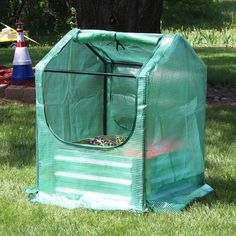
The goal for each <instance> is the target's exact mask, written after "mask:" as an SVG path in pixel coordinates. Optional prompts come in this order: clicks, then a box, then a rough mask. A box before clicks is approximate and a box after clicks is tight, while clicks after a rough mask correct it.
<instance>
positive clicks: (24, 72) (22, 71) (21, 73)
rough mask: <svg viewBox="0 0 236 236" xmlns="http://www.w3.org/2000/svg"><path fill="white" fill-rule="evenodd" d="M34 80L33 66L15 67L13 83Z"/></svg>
mask: <svg viewBox="0 0 236 236" xmlns="http://www.w3.org/2000/svg"><path fill="white" fill-rule="evenodd" d="M32 79H34V74H33V70H32V65H14V66H13V73H12V81H14V82H26V81H30V80H32Z"/></svg>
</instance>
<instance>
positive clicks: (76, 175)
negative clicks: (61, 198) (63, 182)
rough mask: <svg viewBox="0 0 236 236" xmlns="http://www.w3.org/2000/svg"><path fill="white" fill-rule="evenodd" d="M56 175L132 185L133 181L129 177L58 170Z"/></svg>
mask: <svg viewBox="0 0 236 236" xmlns="http://www.w3.org/2000/svg"><path fill="white" fill-rule="evenodd" d="M55 175H56V176H61V177H66V178H74V179H85V180H94V181H100V182H109V183H114V184H122V185H131V182H132V181H131V180H128V179H117V178H109V177H103V176H97V175H84V174H76V173H68V172H64V171H57V172H56V173H55Z"/></svg>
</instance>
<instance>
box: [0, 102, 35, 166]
mask: <svg viewBox="0 0 236 236" xmlns="http://www.w3.org/2000/svg"><path fill="white" fill-rule="evenodd" d="M0 114H1V115H0V129H1V133H0V148H1V150H2V151H1V152H0V165H9V166H14V167H21V166H26V165H33V164H34V163H35V109H34V106H33V105H22V104H17V103H13V104H7V105H2V106H0Z"/></svg>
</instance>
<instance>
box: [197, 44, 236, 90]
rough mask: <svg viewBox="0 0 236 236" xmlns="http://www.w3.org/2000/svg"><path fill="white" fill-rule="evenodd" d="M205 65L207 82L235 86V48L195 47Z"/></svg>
mask: <svg viewBox="0 0 236 236" xmlns="http://www.w3.org/2000/svg"><path fill="white" fill-rule="evenodd" d="M195 50H196V52H197V53H199V54H200V56H201V58H202V60H203V61H204V62H205V64H206V65H207V72H208V76H207V77H208V78H207V79H208V83H209V84H211V85H220V86H223V87H224V86H226V87H234V88H236V68H235V65H236V49H235V48H219V47H214V48H195Z"/></svg>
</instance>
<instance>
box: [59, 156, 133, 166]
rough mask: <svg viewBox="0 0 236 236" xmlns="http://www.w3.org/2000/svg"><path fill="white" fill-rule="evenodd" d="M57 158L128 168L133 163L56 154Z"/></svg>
mask: <svg viewBox="0 0 236 236" xmlns="http://www.w3.org/2000/svg"><path fill="white" fill-rule="evenodd" d="M55 160H57V161H68V162H75V163H86V164H94V165H100V166H112V167H117V168H119V167H120V168H126V169H130V168H131V167H132V165H131V164H130V163H120V162H115V161H103V160H94V159H88V158H84V157H79V158H73V157H65V156H56V157H55Z"/></svg>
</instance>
